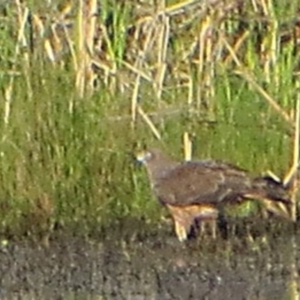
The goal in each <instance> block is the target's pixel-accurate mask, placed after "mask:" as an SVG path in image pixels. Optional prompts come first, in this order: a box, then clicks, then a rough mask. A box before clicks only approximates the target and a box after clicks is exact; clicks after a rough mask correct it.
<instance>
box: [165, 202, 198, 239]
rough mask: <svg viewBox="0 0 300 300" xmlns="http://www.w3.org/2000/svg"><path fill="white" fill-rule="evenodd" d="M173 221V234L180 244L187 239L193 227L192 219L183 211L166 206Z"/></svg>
mask: <svg viewBox="0 0 300 300" xmlns="http://www.w3.org/2000/svg"><path fill="white" fill-rule="evenodd" d="M167 207H168V209H169V211H170V213H171V215H172V217H173V220H174V227H175V233H176V235H177V238H178V240H179V241H180V242H183V241H185V240H187V239H188V235H189V233H190V231H191V227H192V225H193V217H192V216H191V215H190V214H189V213H188V212H187V211H185V210H184V209H182V208H178V207H175V206H171V205H168V206H167Z"/></svg>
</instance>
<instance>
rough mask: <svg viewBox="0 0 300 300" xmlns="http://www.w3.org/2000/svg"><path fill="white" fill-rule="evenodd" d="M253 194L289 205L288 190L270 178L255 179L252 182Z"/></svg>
mask: <svg viewBox="0 0 300 300" xmlns="http://www.w3.org/2000/svg"><path fill="white" fill-rule="evenodd" d="M252 188H253V193H254V194H255V195H257V196H258V197H259V198H263V199H266V200H271V201H277V202H283V203H287V204H288V203H291V198H290V194H289V189H288V188H287V187H285V186H284V185H283V183H282V182H280V181H276V180H275V179H273V178H272V177H269V176H264V177H257V178H255V179H254V180H253V182H252Z"/></svg>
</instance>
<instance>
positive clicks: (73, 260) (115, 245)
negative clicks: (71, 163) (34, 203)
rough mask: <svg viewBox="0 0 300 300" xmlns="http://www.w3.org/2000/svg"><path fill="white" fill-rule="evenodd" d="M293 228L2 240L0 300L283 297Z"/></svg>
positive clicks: (294, 278) (292, 262) (291, 274)
mask: <svg viewBox="0 0 300 300" xmlns="http://www.w3.org/2000/svg"><path fill="white" fill-rule="evenodd" d="M298 232H299V230H298V229H294V230H293V232H291V231H288V232H286V231H285V232H283V230H281V232H278V231H277V232H276V230H275V231H274V232H271V233H267V234H264V235H261V236H258V237H256V238H255V240H254V241H251V242H250V241H248V240H247V239H245V238H243V237H231V238H229V239H224V238H221V237H219V238H218V239H217V240H214V241H212V240H211V239H210V238H209V237H208V236H206V237H202V238H201V239H198V240H192V241H189V242H188V243H186V244H180V243H179V242H178V241H177V240H176V238H175V237H174V236H173V235H171V234H170V232H163V233H157V235H154V236H148V237H145V238H144V239H143V238H142V237H141V236H139V237H135V238H131V239H127V240H126V239H122V236H116V233H115V232H114V234H111V235H107V236H106V237H105V238H103V237H98V238H96V237H89V238H83V237H76V236H74V235H69V234H68V235H65V234H62V233H59V234H57V235H56V236H52V237H51V239H50V245H49V247H48V248H45V247H43V246H41V245H40V244H39V243H35V242H32V241H30V240H28V239H25V238H24V239H22V240H19V241H9V242H8V244H7V245H4V244H3V245H2V246H1V248H0V274H1V278H0V299H67V298H70V299H133V300H135V299H136V300H139V299H224V300H226V299H287V298H289V299H290V296H289V295H290V293H291V292H295V291H296V288H297V284H296V283H297V282H298V269H297V261H299V258H300V252H299V245H300V238H298V236H299V234H297V233H298ZM295 284H296V288H294V290H293V286H295ZM101 297H102V298H101Z"/></svg>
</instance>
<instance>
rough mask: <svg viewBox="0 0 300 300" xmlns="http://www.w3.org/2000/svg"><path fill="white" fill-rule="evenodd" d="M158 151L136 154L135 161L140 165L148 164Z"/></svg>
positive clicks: (145, 151) (143, 151)
mask: <svg viewBox="0 0 300 300" xmlns="http://www.w3.org/2000/svg"><path fill="white" fill-rule="evenodd" d="M158 151H159V150H155V149H154V150H142V151H140V152H138V153H137V155H136V160H137V161H138V162H141V163H148V162H149V161H151V160H153V159H154V158H155V152H158Z"/></svg>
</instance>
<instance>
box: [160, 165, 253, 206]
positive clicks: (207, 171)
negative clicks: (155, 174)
mask: <svg viewBox="0 0 300 300" xmlns="http://www.w3.org/2000/svg"><path fill="white" fill-rule="evenodd" d="M250 185H251V181H250V179H249V177H248V175H247V172H246V171H244V170H242V169H239V168H237V167H235V166H233V165H230V164H226V163H222V162H218V161H199V162H197V161H192V162H185V163H182V164H180V165H179V166H177V167H176V168H174V169H173V170H171V171H170V172H169V173H168V174H166V175H165V176H164V177H163V178H160V180H159V182H157V184H156V185H155V187H154V189H155V193H156V195H157V196H158V198H159V199H160V201H161V202H163V203H165V204H171V205H181V206H186V205H192V204H218V203H220V202H221V201H223V200H225V199H229V198H232V197H238V195H239V194H243V191H244V190H245V189H247V187H248V186H250Z"/></svg>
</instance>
